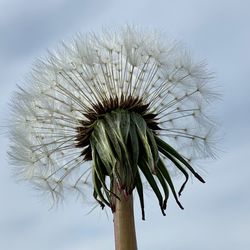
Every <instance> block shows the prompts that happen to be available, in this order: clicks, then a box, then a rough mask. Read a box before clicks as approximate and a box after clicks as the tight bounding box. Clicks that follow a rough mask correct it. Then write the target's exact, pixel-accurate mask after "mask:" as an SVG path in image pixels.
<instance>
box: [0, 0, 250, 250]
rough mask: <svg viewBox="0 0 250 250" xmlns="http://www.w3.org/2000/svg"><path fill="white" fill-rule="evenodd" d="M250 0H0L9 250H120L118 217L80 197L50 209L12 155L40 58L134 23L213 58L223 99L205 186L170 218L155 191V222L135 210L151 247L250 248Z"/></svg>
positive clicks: (3, 229) (0, 199)
mask: <svg viewBox="0 0 250 250" xmlns="http://www.w3.org/2000/svg"><path fill="white" fill-rule="evenodd" d="M249 9H250V2H249V1H247V0H246V1H244V0H227V1H226V0H221V1H218V0H203V1H202V0H190V1H186V0H175V1H173V0H172V1H170V0H165V1H164V0H162V1H161V0H144V1H142V0H138V1H132V0H127V1H115V0H113V1H110V0H107V1H101V0H92V1H90V0H88V1H87V0H74V1H72V0H71V1H69V0H68V1H66V0H54V1H49V0H43V1H36V0H33V1H31V0H19V1H18V0H0V90H1V91H0V159H1V164H0V249H3V250H17V249H18V250H24V249H25V250H57V249H58V250H59V249H60V250H80V249H81V250H89V249H91V250H92V249H98V250H99V249H101V250H110V249H114V243H113V242H114V237H113V222H112V215H111V213H110V212H109V211H108V210H107V211H106V212H105V211H101V210H100V209H95V210H94V211H93V212H91V213H88V212H89V206H87V204H85V203H84V202H81V201H75V200H74V199H72V200H71V201H70V202H68V203H65V204H62V205H61V206H58V208H56V209H49V203H48V202H47V201H46V200H45V199H41V198H38V197H37V196H36V192H34V190H32V189H31V188H30V187H29V185H25V184H23V183H18V182H16V180H15V179H14V178H13V176H12V170H11V169H12V167H11V166H10V164H9V163H8V159H7V155H6V151H7V147H8V138H7V136H6V133H5V131H6V129H5V128H6V126H8V124H7V122H6V120H7V119H8V114H9V108H8V103H10V97H11V95H12V92H13V91H15V90H16V88H17V87H16V86H17V84H20V85H21V84H22V82H23V81H24V78H25V75H27V74H28V72H29V71H30V68H31V67H32V64H33V62H35V60H36V58H39V57H41V56H43V55H44V54H46V51H47V50H48V49H53V48H55V47H56V46H57V44H58V43H59V42H60V41H62V40H66V41H67V40H70V38H72V37H74V35H75V34H76V33H77V32H82V33H87V32H92V31H100V30H101V29H102V27H111V28H112V27H115V28H116V27H120V26H122V25H124V24H135V25H139V26H142V27H150V28H156V29H159V30H162V31H164V32H165V33H166V34H168V36H169V37H170V38H174V39H177V40H181V41H182V42H184V43H185V44H186V46H187V47H188V48H190V51H191V52H192V54H193V56H194V58H197V59H206V62H207V63H208V65H209V68H210V69H211V71H213V72H215V75H216V77H215V80H214V81H215V82H216V83H217V85H218V86H219V87H218V89H219V91H220V93H221V94H222V101H220V102H219V103H217V105H216V107H215V109H214V111H213V113H214V115H215V116H216V117H218V119H219V121H220V131H219V132H220V134H221V137H220V140H219V143H218V147H219V152H218V155H219V157H218V159H217V160H215V161H209V162H205V163H204V165H203V169H204V170H205V171H206V174H205V179H206V184H205V185H203V184H200V183H198V182H196V181H195V180H194V181H193V183H189V185H188V187H187V188H186V190H185V192H184V194H183V195H182V198H181V201H182V204H183V205H184V207H185V209H184V211H181V210H180V209H179V208H178V207H177V205H176V204H175V202H174V200H173V199H171V200H170V202H169V208H168V210H167V215H166V217H162V215H161V213H160V212H159V208H158V204H157V202H156V200H155V198H154V197H153V195H151V194H147V196H146V221H142V220H141V215H140V209H139V206H138V204H135V215H136V226H137V240H138V246H139V249H143V250H151V249H157V250H165V249H169V250H198V249H199V250H200V249H202V250H217V249H222V250H223V249H227V250H235V249H239V250H249V249H250V237H249V232H250V182H249V179H250V166H249V158H248V156H249V154H250V82H249V81H250V68H249V67H250V63H249V60H250V48H249V44H250V29H249V23H250V15H249Z"/></svg>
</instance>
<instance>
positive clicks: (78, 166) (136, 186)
mask: <svg viewBox="0 0 250 250" xmlns="http://www.w3.org/2000/svg"><path fill="white" fill-rule="evenodd" d="M210 79H211V75H210V74H209V73H208V71H207V69H206V67H205V65H204V64H200V63H196V62H194V61H193V60H192V59H191V57H190V55H189V53H187V51H185V49H183V48H181V47H180V45H179V44H177V43H175V42H168V43H166V42H165V41H164V40H163V39H162V37H161V35H160V34H158V33H157V32H152V31H147V30H144V31H142V30H139V29H138V28H135V27H131V26H126V27H125V28H123V29H121V31H118V32H113V33H111V32H105V31H104V32H103V33H102V34H100V35H97V34H93V33H91V34H88V35H78V36H77V37H76V38H75V39H74V40H73V41H72V42H71V43H68V44H62V45H61V47H60V48H59V49H57V50H56V51H54V52H51V53H48V55H47V57H46V58H45V59H42V60H39V61H37V63H36V65H35V66H34V68H33V70H32V72H31V73H30V75H29V77H28V78H27V79H26V84H25V85H24V86H22V87H19V89H18V91H16V93H15V94H14V95H13V99H12V103H11V122H10V129H9V132H10V138H11V145H10V148H9V156H10V159H11V163H12V164H13V165H15V167H14V170H15V173H16V174H17V175H18V176H19V177H20V179H23V180H26V181H28V182H30V183H32V184H33V185H35V186H36V187H37V188H39V189H40V190H41V191H43V193H45V194H50V195H51V196H52V198H53V201H55V202H57V201H58V200H60V199H63V198H64V197H65V196H66V195H71V194H70V192H71V191H74V192H75V191H76V192H78V193H79V194H81V195H84V192H85V191H86V190H85V187H86V186H88V187H90V188H91V189H92V193H93V198H94V199H95V200H96V201H97V203H98V204H100V206H101V207H102V208H103V207H104V206H108V207H110V208H111V209H112V211H113V212H114V211H115V202H114V200H115V199H119V197H117V194H116V193H115V192H114V186H117V187H118V189H119V190H120V191H122V192H124V194H125V195H130V194H132V192H133V191H135V190H136V191H137V192H138V195H139V199H140V204H141V210H142V218H143V219H144V217H145V214H144V196H143V191H144V187H143V183H144V182H145V181H146V182H147V183H148V184H149V186H150V187H151V188H152V190H153V192H154V193H155V195H156V197H157V199H158V201H159V206H160V208H161V211H162V213H163V214H165V212H164V211H165V209H166V206H167V200H168V196H169V190H171V192H172V194H173V196H174V198H175V200H176V202H177V204H178V205H179V206H180V207H181V208H183V207H182V205H181V203H180V202H179V199H178V195H177V194H176V191H175V187H174V185H173V182H172V174H171V171H170V166H172V167H171V168H172V169H176V171H177V172H178V173H180V174H181V175H183V176H184V178H185V180H184V183H183V185H182V186H181V188H180V190H179V195H180V194H181V192H182V190H183V189H184V187H185V184H186V182H187V181H188V179H189V175H190V174H191V175H194V176H195V177H196V178H197V179H198V180H199V181H201V182H204V180H203V179H202V177H201V176H200V175H199V174H198V173H197V172H196V170H195V169H194V168H193V166H191V162H192V161H191V160H192V159H199V158H204V157H209V156H213V154H214V152H213V147H214V140H213V132H214V130H215V126H214V123H213V122H211V120H210V118H209V117H208V115H207V114H206V110H207V109H208V108H207V107H208V106H209V104H210V102H211V100H213V99H214V98H216V97H217V94H216V93H215V92H214V91H213V88H212V86H211V85H210V81H209V80H210Z"/></svg>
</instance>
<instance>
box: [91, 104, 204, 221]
mask: <svg viewBox="0 0 250 250" xmlns="http://www.w3.org/2000/svg"><path fill="white" fill-rule="evenodd" d="M90 144H91V151H92V159H93V168H92V174H93V183H94V193H93V196H94V198H95V199H96V200H97V201H98V203H99V204H100V205H101V207H102V208H103V207H104V206H105V205H107V206H110V207H111V208H112V210H113V211H114V210H115V208H114V198H118V199H119V197H117V196H116V194H114V193H113V191H114V184H115V183H116V185H117V186H118V188H119V189H120V190H123V192H124V193H125V194H126V195H130V194H132V192H133V190H134V189H135V188H136V190H137V192H138V196H139V200H140V206H141V211H142V219H143V220H144V219H145V212H144V195H143V193H144V191H143V184H142V177H144V180H145V181H147V182H148V184H149V185H150V187H151V188H152V190H153V192H154V193H155V195H156V198H157V199H158V202H159V206H160V208H161V211H162V214H163V215H165V210H166V208H167V200H168V197H169V190H171V192H172V194H173V196H174V198H175V200H176V202H177V204H178V205H179V207H180V208H182V209H183V206H182V205H181V203H180V201H179V200H178V196H177V194H176V191H175V187H174V184H173V182H172V179H171V176H170V174H169V172H168V169H167V168H166V166H165V163H164V162H163V159H162V157H161V155H163V156H165V157H166V158H168V159H169V161H171V162H172V163H173V164H174V166H176V167H177V169H178V170H179V171H180V172H181V173H182V174H183V175H184V177H185V181H184V183H183V184H182V186H181V188H180V191H179V193H178V194H179V196H180V194H181V192H182V191H183V189H184V187H185V184H186V183H187V181H188V178H189V175H188V172H187V170H189V171H190V172H191V173H192V174H193V175H194V176H195V177H196V178H197V179H198V180H199V181H201V182H204V180H203V179H202V178H201V176H200V175H198V173H196V172H195V171H194V169H193V168H192V167H191V166H190V164H189V163H188V162H187V161H186V160H185V158H184V157H182V156H181V155H180V154H179V153H178V152H177V151H176V150H175V149H174V148H172V147H171V146H170V145H169V144H167V143H166V142H164V141H163V140H162V139H160V138H159V137H158V136H157V135H156V133H155V131H153V130H152V129H150V128H148V126H147V123H146V121H145V120H144V119H143V117H142V116H141V115H139V114H138V113H135V112H130V111H128V110H123V109H116V110H114V111H111V112H110V113H107V114H105V115H104V116H101V117H100V118H99V119H97V121H96V123H95V125H94V129H93V132H92V134H91V137H90ZM108 183H109V188H108V187H107V184H108Z"/></svg>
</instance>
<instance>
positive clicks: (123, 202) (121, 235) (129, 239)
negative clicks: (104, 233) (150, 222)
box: [114, 187, 137, 250]
mask: <svg viewBox="0 0 250 250" xmlns="http://www.w3.org/2000/svg"><path fill="white" fill-rule="evenodd" d="M115 193H116V195H117V196H118V197H119V198H120V200H118V199H117V198H115V212H114V233H115V250H137V243H136V232H135V222H134V209H133V195H132V194H131V195H129V196H125V195H124V192H123V191H122V192H120V191H119V190H118V188H117V187H115Z"/></svg>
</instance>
